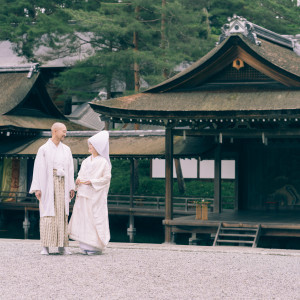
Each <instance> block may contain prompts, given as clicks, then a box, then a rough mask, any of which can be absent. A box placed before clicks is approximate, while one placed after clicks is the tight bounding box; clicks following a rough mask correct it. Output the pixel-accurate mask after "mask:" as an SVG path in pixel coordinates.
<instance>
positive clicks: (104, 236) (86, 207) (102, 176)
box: [69, 156, 111, 250]
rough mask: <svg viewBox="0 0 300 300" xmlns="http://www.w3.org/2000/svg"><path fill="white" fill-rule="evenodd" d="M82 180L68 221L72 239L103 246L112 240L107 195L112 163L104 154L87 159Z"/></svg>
mask: <svg viewBox="0 0 300 300" xmlns="http://www.w3.org/2000/svg"><path fill="white" fill-rule="evenodd" d="M78 178H79V179H80V180H81V181H87V180H89V181H91V183H92V184H91V185H85V184H80V185H79V186H78V188H77V196H76V201H75V205H74V208H73V213H72V217H71V220H70V223H69V236H70V238H71V239H73V240H76V241H79V242H81V243H84V244H86V245H90V246H92V247H94V248H96V249H99V250H102V249H104V248H105V247H106V246H107V244H108V242H109V240H110V231H109V221H108V209H107V195H108V190H109V185H110V179H111V166H110V165H109V163H108V162H107V160H106V159H105V158H103V157H102V156H96V157H92V156H89V157H88V158H86V159H85V160H84V161H83V162H82V165H81V168H80V171H79V173H78Z"/></svg>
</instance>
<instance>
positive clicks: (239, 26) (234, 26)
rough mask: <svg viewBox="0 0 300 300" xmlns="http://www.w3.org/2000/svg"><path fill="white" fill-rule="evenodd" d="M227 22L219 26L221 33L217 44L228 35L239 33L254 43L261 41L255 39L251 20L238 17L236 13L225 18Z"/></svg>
mask: <svg viewBox="0 0 300 300" xmlns="http://www.w3.org/2000/svg"><path fill="white" fill-rule="evenodd" d="M227 20H228V22H229V23H226V24H224V25H223V27H222V28H221V30H222V34H221V35H220V38H219V42H218V43H217V44H220V43H222V42H223V41H224V40H225V39H226V38H227V37H228V36H229V35H231V34H236V33H241V34H243V35H244V36H245V37H247V38H248V39H249V40H251V42H252V43H254V44H256V45H258V46H259V45H260V44H261V42H260V41H258V40H257V36H256V33H255V30H254V27H253V24H252V23H251V22H248V21H247V20H246V19H245V18H243V17H239V16H237V15H236V14H234V15H233V16H232V18H230V17H229V18H228V19H227Z"/></svg>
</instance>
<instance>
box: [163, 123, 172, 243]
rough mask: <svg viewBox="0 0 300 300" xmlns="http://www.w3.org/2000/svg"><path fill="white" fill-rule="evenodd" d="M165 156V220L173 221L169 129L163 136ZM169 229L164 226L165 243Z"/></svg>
mask: <svg viewBox="0 0 300 300" xmlns="http://www.w3.org/2000/svg"><path fill="white" fill-rule="evenodd" d="M165 139H166V142H165V152H166V153H165V155H166V160H165V164H166V196H165V199H166V200H165V201H166V203H165V220H172V219H173V199H172V198H173V133H172V128H171V127H166V136H165ZM171 241H172V231H171V227H170V226H168V225H165V243H171Z"/></svg>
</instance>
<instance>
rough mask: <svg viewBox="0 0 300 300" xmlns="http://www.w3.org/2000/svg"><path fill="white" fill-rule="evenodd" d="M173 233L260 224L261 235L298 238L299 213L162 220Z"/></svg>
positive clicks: (243, 213)
mask: <svg viewBox="0 0 300 300" xmlns="http://www.w3.org/2000/svg"><path fill="white" fill-rule="evenodd" d="M163 223H164V224H165V225H166V226H170V227H171V230H172V232H173V233H210V234H214V233H216V232H217V230H218V227H219V225H220V223H223V224H236V225H239V226H240V227H243V226H244V227H249V226H254V225H258V224H260V226H261V230H262V232H261V235H265V236H295V237H300V211H299V210H298V211H233V210H224V211H223V212H221V213H220V214H216V213H208V220H196V219H195V216H183V217H175V218H174V219H173V220H164V221H163Z"/></svg>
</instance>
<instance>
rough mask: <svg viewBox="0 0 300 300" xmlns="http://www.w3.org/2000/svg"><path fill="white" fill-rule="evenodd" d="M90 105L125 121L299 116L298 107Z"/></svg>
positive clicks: (100, 111)
mask: <svg viewBox="0 0 300 300" xmlns="http://www.w3.org/2000/svg"><path fill="white" fill-rule="evenodd" d="M90 105H91V107H92V108H93V109H94V110H95V111H96V112H98V113H100V114H103V115H106V116H109V117H111V118H112V119H118V120H121V121H125V120H126V122H135V121H137V122H139V121H141V122H142V121H143V120H152V119H156V120H159V119H161V120H179V119H193V120H201V119H205V120H206V119H208V118H214V119H223V118H229V119H230V118H255V119H261V118H278V117H280V116H282V117H292V118H299V117H300V108H299V109H278V110H244V111H237V110H226V111H193V110H191V111H178V110H177V111H172V110H171V111H158V110H147V111H145V110H131V109H122V108H111V107H107V106H101V105H98V104H94V103H90Z"/></svg>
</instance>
